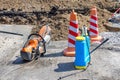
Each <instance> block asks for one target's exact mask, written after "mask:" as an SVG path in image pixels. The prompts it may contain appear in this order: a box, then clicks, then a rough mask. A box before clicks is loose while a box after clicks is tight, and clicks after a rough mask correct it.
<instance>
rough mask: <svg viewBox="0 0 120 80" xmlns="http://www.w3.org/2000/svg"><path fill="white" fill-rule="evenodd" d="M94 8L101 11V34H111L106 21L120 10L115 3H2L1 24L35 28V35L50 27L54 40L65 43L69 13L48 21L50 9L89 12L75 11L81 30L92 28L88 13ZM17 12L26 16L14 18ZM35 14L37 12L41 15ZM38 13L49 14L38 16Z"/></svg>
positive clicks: (47, 0)
mask: <svg viewBox="0 0 120 80" xmlns="http://www.w3.org/2000/svg"><path fill="white" fill-rule="evenodd" d="M93 5H95V6H96V7H97V10H98V25H99V32H104V31H110V30H109V29H107V28H106V27H105V26H104V23H106V22H108V21H107V20H108V18H110V17H111V14H112V12H114V10H116V9H117V8H118V7H120V5H119V3H118V2H117V1H115V0H94V1H93V0H0V23H1V24H30V25H36V27H34V28H33V31H32V32H34V33H36V32H37V31H38V30H39V28H40V27H41V26H42V25H46V24H49V26H50V27H51V28H52V40H55V41H57V40H65V39H67V35H68V33H67V32H68V27H69V16H70V11H65V12H57V14H55V15H52V16H51V17H50V18H48V15H47V14H48V12H49V11H50V10H51V8H52V7H53V6H58V7H59V9H58V10H64V9H83V11H84V10H85V9H88V10H87V11H84V13H82V12H79V11H76V12H77V13H78V20H79V27H80V28H81V27H82V26H83V25H86V26H87V27H89V19H90V16H89V13H90V8H91V7H92V6H93ZM4 12H6V13H7V14H5V13H4ZM17 12H21V13H23V12H24V13H25V15H24V14H22V15H13V13H17ZM34 12H38V14H35V13H34ZM39 12H46V13H41V14H39ZM10 13H12V14H10Z"/></svg>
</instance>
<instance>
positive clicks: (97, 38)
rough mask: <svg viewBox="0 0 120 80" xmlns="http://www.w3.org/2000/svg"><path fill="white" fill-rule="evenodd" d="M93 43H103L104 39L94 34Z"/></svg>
mask: <svg viewBox="0 0 120 80" xmlns="http://www.w3.org/2000/svg"><path fill="white" fill-rule="evenodd" d="M90 39H91V43H101V40H102V39H103V38H102V37H101V36H94V37H90Z"/></svg>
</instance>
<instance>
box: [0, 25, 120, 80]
mask: <svg viewBox="0 0 120 80" xmlns="http://www.w3.org/2000/svg"><path fill="white" fill-rule="evenodd" d="M31 30H32V26H30V25H29V26H26V25H1V26H0V31H1V33H0V45H1V46H0V80H120V64H119V63H120V54H119V51H120V46H119V45H120V43H119V42H118V41H119V40H120V38H119V36H120V33H119V32H117V33H111V32H110V33H106V32H104V33H101V36H104V38H110V40H109V41H108V42H107V43H105V44H104V45H102V46H101V47H100V48H99V49H97V50H96V51H95V52H94V53H92V54H91V65H90V66H89V67H88V68H87V70H85V71H82V70H76V69H75V68H74V60H75V57H66V56H63V53H62V51H63V50H64V49H65V48H66V47H67V41H66V40H65V41H51V42H50V44H49V45H48V46H47V53H46V54H45V56H44V57H40V58H39V59H38V60H36V61H32V62H24V61H23V60H22V59H21V56H20V50H21V48H22V46H23V45H24V42H25V41H26V40H27V36H28V35H29V34H30V31H31ZM108 35H109V36H108ZM97 45H98V44H91V50H92V49H93V48H95V47H96V46H97Z"/></svg>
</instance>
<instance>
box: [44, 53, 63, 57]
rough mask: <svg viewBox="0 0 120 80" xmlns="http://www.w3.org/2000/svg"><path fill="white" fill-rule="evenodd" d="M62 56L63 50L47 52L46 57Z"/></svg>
mask: <svg viewBox="0 0 120 80" xmlns="http://www.w3.org/2000/svg"><path fill="white" fill-rule="evenodd" d="M61 56H63V54H62V52H57V53H50V54H45V56H44V57H61Z"/></svg>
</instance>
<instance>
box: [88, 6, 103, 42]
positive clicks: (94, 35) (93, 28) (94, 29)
mask: <svg viewBox="0 0 120 80" xmlns="http://www.w3.org/2000/svg"><path fill="white" fill-rule="evenodd" d="M89 31H90V39H91V43H94V42H100V41H101V40H102V37H101V36H99V31H98V17H97V9H96V7H95V6H94V7H93V8H92V9H91V12H90V30H89Z"/></svg>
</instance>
